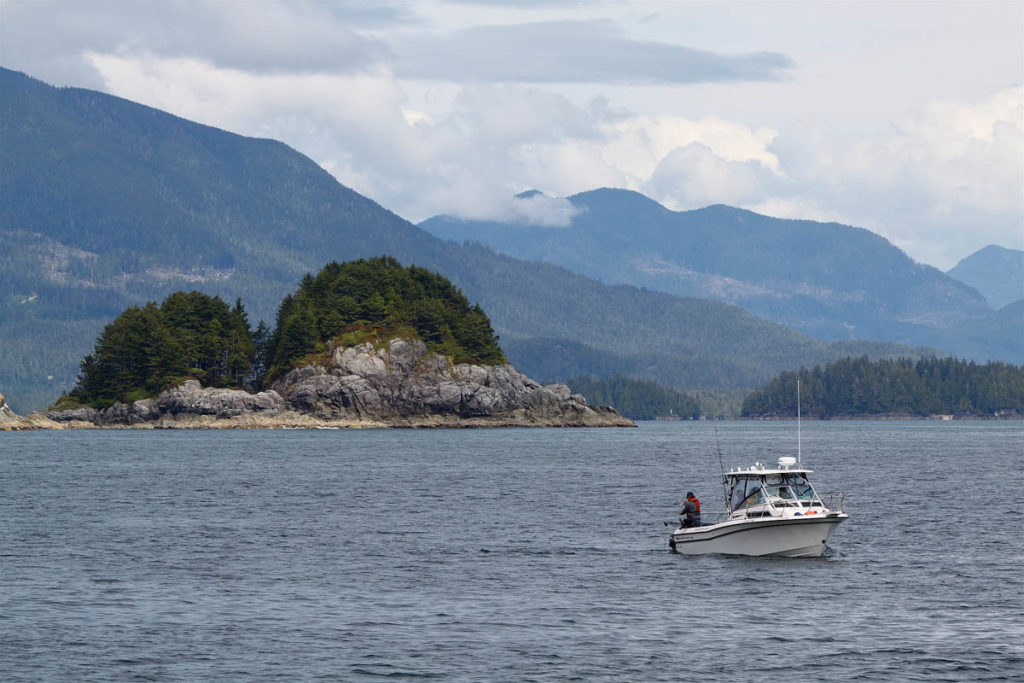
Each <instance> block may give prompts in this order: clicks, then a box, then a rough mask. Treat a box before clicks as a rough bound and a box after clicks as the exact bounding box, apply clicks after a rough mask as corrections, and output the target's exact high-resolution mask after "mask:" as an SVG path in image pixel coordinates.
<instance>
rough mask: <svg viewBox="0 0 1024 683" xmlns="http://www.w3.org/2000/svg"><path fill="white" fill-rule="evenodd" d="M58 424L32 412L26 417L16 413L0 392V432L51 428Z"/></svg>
mask: <svg viewBox="0 0 1024 683" xmlns="http://www.w3.org/2000/svg"><path fill="white" fill-rule="evenodd" d="M57 426H58V425H57V424H55V423H54V422H52V421H50V420H48V419H47V418H45V417H43V416H42V415H39V414H37V413H33V414H32V415H28V416H27V417H21V416H19V415H16V414H15V413H14V411H13V410H11V407H10V406H9V405H7V399H6V398H5V397H4V395H3V394H0V432H11V431H19V430H22V429H52V428H55V427H57Z"/></svg>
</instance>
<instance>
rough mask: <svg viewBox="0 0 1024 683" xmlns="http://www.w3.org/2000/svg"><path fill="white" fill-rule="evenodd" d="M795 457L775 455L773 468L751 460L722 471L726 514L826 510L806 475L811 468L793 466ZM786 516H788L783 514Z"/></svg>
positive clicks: (798, 512)
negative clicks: (742, 466) (775, 460)
mask: <svg viewBox="0 0 1024 683" xmlns="http://www.w3.org/2000/svg"><path fill="white" fill-rule="evenodd" d="M794 465H796V458H791V457H782V458H779V464H778V466H777V467H774V468H771V467H767V466H765V465H764V464H763V463H759V462H758V463H754V465H753V467H748V468H746V469H741V468H737V469H732V470H729V471H728V472H726V473H725V474H724V477H725V482H724V483H725V488H726V504H727V505H728V507H729V510H728V512H729V517H730V518H736V517H761V516H777V515H778V514H779V513H780V512H782V511H784V510H786V509H787V508H793V509H792V510H789V512H790V514H792V515H793V516H797V515H801V516H802V515H805V514H816V513H817V512H818V510H817V509H815V508H820V509H821V510H824V509H826V507H825V504H824V503H822V502H821V499H820V498H819V497H818V494H817V493H816V492H815V490H814V487H813V486H811V482H810V481H809V480H808V478H807V475H808V474H810V473H811V470H807V469H803V468H800V467H794ZM787 516H789V515H787Z"/></svg>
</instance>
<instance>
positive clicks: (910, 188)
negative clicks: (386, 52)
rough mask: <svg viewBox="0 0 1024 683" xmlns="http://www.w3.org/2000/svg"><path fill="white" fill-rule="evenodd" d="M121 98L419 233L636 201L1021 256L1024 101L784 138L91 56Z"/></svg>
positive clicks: (930, 257)
mask: <svg viewBox="0 0 1024 683" xmlns="http://www.w3.org/2000/svg"><path fill="white" fill-rule="evenodd" d="M88 56H89V63H90V64H91V65H92V66H94V67H95V69H96V71H97V73H100V74H101V75H102V83H103V85H104V87H105V89H107V90H108V91H110V92H113V93H115V94H117V95H120V96H123V97H127V98H129V99H133V100H136V101H140V102H144V103H146V104H149V105H151V106H155V107H159V108H161V109H165V110H168V111H171V112H173V113H175V114H178V115H180V116H184V117H186V118H190V119H193V120H197V121H200V122H203V123H207V124H209V125H215V126H218V127H221V128H225V129H228V130H232V131H236V132H240V133H242V134H246V135H255V136H261V137H272V138H276V139H280V140H283V141H285V142H286V143H288V144H290V145H291V146H293V147H295V148H296V149H298V150H299V151H301V152H303V153H305V154H306V155H308V156H310V157H311V158H312V159H314V160H315V161H316V162H317V163H320V164H321V165H322V166H323V167H324V168H327V169H329V170H330V172H331V173H333V174H334V175H335V177H337V178H338V180H339V181H340V182H342V183H343V184H345V185H347V186H349V187H352V188H353V189H355V190H356V191H358V192H361V193H362V194H365V195H367V196H369V197H371V198H373V199H374V200H376V201H378V202H380V203H381V204H383V205H384V206H386V207H388V208H390V209H392V210H394V211H396V212H397V213H399V214H400V215H403V216H405V217H407V218H409V219H411V220H413V221H418V220H422V219H424V218H427V217H429V216H431V215H435V214H437V213H449V214H454V215H459V216H463V217H467V218H489V219H498V220H507V221H510V222H523V221H533V222H539V223H542V224H545V225H550V226H558V225H564V224H565V222H566V221H567V220H569V219H570V218H571V215H570V214H569V213H567V212H566V211H567V209H568V207H567V206H566V205H565V204H564V203H561V202H560V200H555V199H551V198H550V197H549V198H541V199H538V200H535V201H530V202H523V201H521V200H517V201H513V200H511V199H510V197H511V196H512V195H514V194H515V193H516V192H520V191H522V190H524V189H527V188H538V189H541V190H543V191H545V192H547V193H548V194H549V195H552V196H562V197H564V196H568V195H571V194H574V193H577V192H581V191H585V190H589V189H593V188H595V187H604V186H607V187H623V188H627V189H633V190H637V191H640V192H643V193H645V194H647V195H649V196H651V197H653V198H654V199H656V200H658V201H660V202H662V203H664V204H665V205H667V206H669V207H670V208H675V209H689V208H697V207H699V206H704V205H707V204H712V203H729V204H734V205H737V206H741V207H744V208H749V209H752V210H755V211H761V212H764V213H768V214H771V215H776V216H781V217H789V218H811V219H817V220H835V221H838V222H843V223H848V224H851V225H858V226H862V227H866V228H869V229H871V230H874V231H875V232H878V233H880V234H882V235H883V236H885V237H887V238H889V239H890V240H891V241H893V242H894V243H895V244H896V245H897V246H900V247H902V248H904V249H905V250H906V251H908V253H910V254H912V255H913V256H914V258H917V259H919V260H923V261H925V262H927V263H931V264H933V265H936V266H939V267H941V268H948V267H950V266H952V265H953V264H955V263H956V262H957V261H958V260H959V259H960V258H963V257H964V256H966V255H967V254H969V253H971V252H972V251H974V250H976V249H978V248H980V247H981V246H984V245H985V244H989V243H996V244H1002V245H1004V246H1007V247H1015V248H1021V247H1024V224H1022V221H1024V219H1022V216H1024V198H1022V193H1021V191H1020V188H1021V186H1022V185H1024V158H1022V157H1024V134H1022V119H1024V115H1022V112H1024V91H1022V89H1021V88H1020V87H1014V88H1009V89H1004V90H1001V91H999V92H997V93H995V94H993V95H992V96H990V97H986V98H982V99H979V100H978V101H959V102H958V101H933V102H929V103H926V104H924V105H922V106H920V107H918V108H916V109H914V110H912V111H909V112H906V113H905V114H903V115H901V116H899V117H898V118H896V119H895V120H894V121H893V122H892V124H891V126H890V127H888V128H884V129H880V130H867V131H861V132H859V133H858V134H856V135H853V134H850V133H849V132H843V131H841V130H840V131H838V132H837V130H836V129H834V128H830V127H829V126H827V125H823V124H820V123H815V122H814V121H813V120H803V121H798V122H796V123H794V124H792V125H788V126H784V127H781V128H780V129H779V130H775V129H772V128H768V127H763V126H762V127H757V126H749V125H747V124H745V123H741V122H739V121H735V120H727V119H725V118H722V117H714V116H711V117H704V118H687V117H685V116H680V115H678V114H674V113H662V114H657V115H640V114H636V113H634V112H631V111H629V110H628V109H626V108H625V107H623V106H622V104H621V103H622V102H623V101H624V100H623V99H622V97H621V96H616V99H615V100H612V99H609V98H607V97H605V98H593V99H591V100H590V101H589V102H586V103H584V104H581V103H579V102H577V101H574V100H573V99H572V98H570V97H569V96H567V95H566V94H563V93H561V92H556V91H554V90H553V89H551V88H549V87H544V86H526V85H522V84H511V83H506V84H479V85H478V84H469V85H465V86H462V87H456V86H446V88H449V87H450V88H451V89H450V90H446V91H445V93H446V94H445V95H444V101H443V102H442V103H441V104H440V105H438V104H437V102H436V101H434V100H432V99H431V97H430V96H429V95H430V94H431V93H436V92H437V90H427V91H426V92H427V95H428V96H423V95H422V93H421V92H420V93H418V94H416V96H412V95H411V94H410V93H411V92H417V91H416V90H415V89H416V88H419V87H421V86H420V85H416V84H411V83H410V82H409V81H403V80H401V79H399V78H398V77H397V75H396V74H394V73H392V72H391V71H389V70H387V69H384V68H378V69H375V70H363V71H360V72H355V73H304V74H286V73H281V72H259V71H252V72H250V71H245V70H241V69H236V68H225V67H223V66H219V65H217V64H215V63H213V62H210V61H207V60H199V59H184V58H167V57H165V56H161V55H157V54H146V53H142V52H139V51H134V52H126V53H122V52H109V53H101V52H90V53H89V55H88Z"/></svg>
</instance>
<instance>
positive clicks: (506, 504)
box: [0, 422, 1024, 681]
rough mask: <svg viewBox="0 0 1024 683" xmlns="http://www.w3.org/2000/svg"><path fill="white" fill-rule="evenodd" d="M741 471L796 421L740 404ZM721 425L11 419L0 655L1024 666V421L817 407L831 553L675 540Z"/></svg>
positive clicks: (18, 670)
mask: <svg viewBox="0 0 1024 683" xmlns="http://www.w3.org/2000/svg"><path fill="white" fill-rule="evenodd" d="M718 435H719V440H720V443H721V450H722V453H723V459H724V461H725V466H726V467H730V466H735V465H749V464H751V463H752V462H753V461H754V460H761V461H767V462H774V460H775V459H776V458H777V457H778V456H780V455H791V454H794V453H793V452H794V451H795V447H796V427H795V425H794V424H793V423H750V422H738V423H721V424H719V426H718ZM714 442H715V436H714V430H713V427H712V425H711V424H710V423H648V424H643V425H642V426H641V427H640V428H639V429H589V430H575V429H566V430H558V429H532V430H531V429H512V430H443V431H398V430H391V431H387V430H372V431H370V430H367V431H329V430H310V431H253V432H246V431H240V432H195V431H193V432H117V431H80V432H30V433H16V434H0V672H2V677H3V678H4V679H5V680H75V681H87V680H95V681H101V680H103V681H106V680H131V679H142V680H202V679H205V680H211V679H217V680H226V679H236V680H266V679H280V680H344V681H348V680H373V679H377V678H381V677H388V678H395V679H402V678H437V679H440V680H487V681H554V680H559V681H560V680H584V681H601V680H608V681H658V680H664V681H674V680H680V679H684V678H687V679H692V680H757V681H762V680H774V679H778V680H782V679H786V680H789V679H802V680H857V679H860V680H872V679H899V680H922V681H934V680H970V681H975V680H1000V679H1002V680H1006V679H1013V678H1017V679H1018V680H1020V678H1021V677H1022V676H1024V621H1022V619H1024V617H1022V615H1024V598H1022V591H1024V569H1022V564H1024V534H1022V527H1021V519H1022V514H1024V504H1022V500H1024V497H1022V493H1021V491H1022V484H1024V481H1022V475H1021V465H1022V461H1024V424H1022V423H1020V422H968V423H938V422H891V423H883V422H811V423H805V424H804V430H803V446H804V451H803V452H804V464H805V465H808V466H810V467H812V468H813V469H815V470H816V477H815V479H814V481H815V483H816V484H817V486H818V489H819V491H832V490H844V491H845V492H846V493H847V496H848V498H847V501H848V502H847V510H848V512H850V514H851V519H850V520H849V521H848V522H846V523H845V524H843V525H842V526H840V527H839V528H838V530H837V531H836V532H835V534H834V535H833V537H832V549H831V550H830V552H829V553H828V555H827V556H826V557H825V558H822V559H820V560H782V559H774V560H772V559H748V558H733V557H719V556H704V557H686V556H682V555H673V554H671V553H669V552H668V548H667V538H668V532H669V529H667V528H666V527H665V526H664V523H663V522H664V521H665V520H670V519H674V511H675V510H676V509H677V508H676V507H675V506H676V505H678V502H679V500H680V499H681V498H682V496H683V494H684V493H685V492H686V491H687V490H688V489H693V490H694V491H696V492H697V493H698V495H699V496H700V498H701V499H702V502H703V505H704V509H705V511H710V510H715V509H720V508H721V503H720V502H718V501H720V500H721V487H720V485H719V483H718V482H719V476H718V471H719V465H718V460H717V457H716V456H715V455H714V453H715V449H714Z"/></svg>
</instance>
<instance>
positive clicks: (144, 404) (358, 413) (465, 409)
mask: <svg viewBox="0 0 1024 683" xmlns="http://www.w3.org/2000/svg"><path fill="white" fill-rule="evenodd" d="M46 416H47V417H48V418H49V419H52V420H54V421H56V422H59V423H61V424H64V425H67V426H76V427H86V426H104V427H114V426H132V427H142V428H146V427H167V428H174V427H200V428H201V427H211V428H231V427H314V426H341V427H486V426H552V427H584V426H595V427H627V426H635V425H634V424H633V422H632V421H630V420H628V419H626V418H624V417H622V416H621V415H619V414H618V413H617V412H616V411H615V410H614V409H612V408H603V407H592V406H589V405H587V401H586V399H585V398H584V397H583V396H581V395H579V394H572V393H571V392H570V390H569V387H567V386H565V385H561V384H553V385H549V386H541V385H540V384H539V383H537V382H535V381H533V380H532V379H530V378H528V377H526V376H525V375H523V374H522V373H521V372H519V371H517V370H516V369H515V368H513V367H512V366H511V365H495V366H481V365H470V364H458V365H455V364H452V363H451V362H450V361H449V360H448V359H447V358H446V357H444V356H441V355H438V354H435V353H430V352H429V351H427V348H426V346H425V345H424V344H423V342H421V341H418V340H407V339H392V340H391V341H390V342H388V343H386V344H379V345H374V344H370V343H364V344H360V345H358V346H350V347H337V348H332V349H330V352H329V353H328V355H327V359H326V361H325V362H323V363H322V364H314V365H307V366H304V367H300V368H296V369H294V370H292V371H290V372H289V373H287V374H286V375H284V376H283V377H282V378H280V379H279V380H278V381H277V382H275V383H274V385H273V387H272V389H271V390H270V391H263V392H260V393H258V394H250V393H248V392H245V391H241V390H235V389H214V388H202V387H201V386H200V385H199V382H197V381H195V380H189V381H186V382H185V383H184V384H183V385H181V386H179V387H175V388H173V389H170V390H168V391H164V392H163V393H161V394H160V395H159V396H158V397H157V398H155V399H144V400H141V401H135V402H134V403H133V404H132V405H130V406H128V405H124V404H120V403H118V404H115V405H113V406H111V407H110V408H107V409H105V410H96V409H94V408H80V409H76V410H68V411H62V412H51V413H47V415H46Z"/></svg>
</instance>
